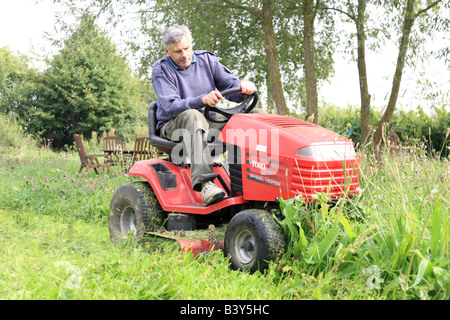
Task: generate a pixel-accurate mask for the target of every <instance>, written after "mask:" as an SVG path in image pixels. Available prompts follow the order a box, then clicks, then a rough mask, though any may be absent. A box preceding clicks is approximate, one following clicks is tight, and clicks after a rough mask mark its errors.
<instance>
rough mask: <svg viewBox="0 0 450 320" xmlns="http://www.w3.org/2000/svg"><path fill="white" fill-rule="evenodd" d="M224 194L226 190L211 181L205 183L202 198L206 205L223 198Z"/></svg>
mask: <svg viewBox="0 0 450 320" xmlns="http://www.w3.org/2000/svg"><path fill="white" fill-rule="evenodd" d="M224 196H225V192H224V191H223V190H222V189H220V188H219V187H218V186H216V185H215V184H214V183H213V182H211V181H209V182H207V183H205V186H204V187H203V189H202V200H203V204H204V205H205V206H208V205H210V204H212V203H214V202H216V201H217V200H220V199H222V198H223V197H224Z"/></svg>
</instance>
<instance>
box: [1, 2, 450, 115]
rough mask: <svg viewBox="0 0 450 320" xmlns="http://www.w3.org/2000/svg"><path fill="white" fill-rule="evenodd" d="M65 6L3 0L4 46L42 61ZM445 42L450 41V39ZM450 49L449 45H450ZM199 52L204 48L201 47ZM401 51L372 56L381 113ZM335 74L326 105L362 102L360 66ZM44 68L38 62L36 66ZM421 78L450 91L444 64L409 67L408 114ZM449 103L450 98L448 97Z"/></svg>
mask: <svg viewBox="0 0 450 320" xmlns="http://www.w3.org/2000/svg"><path fill="white" fill-rule="evenodd" d="M61 9H62V7H61V5H57V4H54V3H53V2H52V1H51V0H40V1H39V3H38V4H36V1H35V0H0V30H1V31H0V47H4V46H9V47H10V49H11V50H13V51H14V52H20V53H22V54H30V52H31V50H33V51H34V52H35V53H37V54H40V55H41V57H42V56H44V55H46V54H49V53H51V52H52V49H51V44H50V42H49V41H48V40H46V39H45V38H44V34H45V32H49V33H55V28H54V24H55V14H56V13H57V12H58V11H61ZM446 41H449V37H448V36H447V38H446ZM448 45H450V43H448ZM196 49H199V48H196ZM396 55H397V49H396V48H395V46H391V47H389V46H386V48H385V51H384V52H383V53H377V54H374V53H371V52H367V61H368V62H367V68H368V82H369V90H370V94H371V96H372V101H371V102H372V103H371V104H372V106H373V107H374V108H376V109H378V110H380V111H383V110H384V107H385V105H386V103H387V100H388V98H389V93H390V89H391V86H392V76H393V74H394V71H395V61H396ZM335 62H336V64H335V76H334V77H333V79H331V81H330V83H324V84H321V85H320V87H319V96H320V98H321V99H322V101H324V102H326V103H330V104H335V105H337V106H341V107H347V106H348V105H354V106H358V105H359V104H360V93H359V89H358V88H359V81H358V70H357V66H356V62H348V60H346V59H344V58H343V57H341V56H340V55H336V56H335ZM37 67H39V64H38V65H37ZM418 79H422V81H425V80H427V81H429V83H431V89H433V88H434V89H436V88H440V87H441V86H442V88H446V91H445V92H447V94H448V93H449V92H450V90H449V87H450V70H447V68H446V67H445V65H444V63H443V62H441V61H434V60H432V61H430V62H429V63H428V65H426V66H424V67H423V68H420V69H417V70H412V69H411V68H408V67H407V68H406V69H405V72H404V75H403V78H402V86H401V90H400V94H399V96H400V97H399V100H398V104H397V106H398V107H399V108H402V109H404V110H409V109H415V108H416V107H417V105H421V106H422V107H423V108H424V109H425V111H428V107H427V104H428V102H426V101H424V100H421V98H420V97H421V96H423V95H422V94H421V87H420V86H418V85H417V84H416V82H417V80H418ZM447 102H448V99H447Z"/></svg>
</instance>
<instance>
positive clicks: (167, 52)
mask: <svg viewBox="0 0 450 320" xmlns="http://www.w3.org/2000/svg"><path fill="white" fill-rule="evenodd" d="M164 52H165V53H166V56H168V57H170V53H169V50H167V49H166V48H164Z"/></svg>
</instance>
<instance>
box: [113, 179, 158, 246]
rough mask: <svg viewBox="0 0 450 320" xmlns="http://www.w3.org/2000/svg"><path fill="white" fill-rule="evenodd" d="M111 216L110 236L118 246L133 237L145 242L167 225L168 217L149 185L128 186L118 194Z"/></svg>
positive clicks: (117, 192)
mask: <svg viewBox="0 0 450 320" xmlns="http://www.w3.org/2000/svg"><path fill="white" fill-rule="evenodd" d="M109 208H110V213H109V234H110V237H111V240H112V241H113V242H114V243H115V244H118V243H119V242H120V241H121V240H127V239H129V237H130V236H132V237H134V238H136V239H137V241H138V243H143V242H145V232H147V231H154V230H155V228H159V227H161V226H162V224H163V223H164V219H165V213H164V211H163V209H162V208H161V206H160V204H159V202H158V199H157V198H156V195H155V193H154V192H153V190H152V188H151V187H150V185H149V184H148V183H147V182H143V181H139V182H133V183H127V184H125V185H123V186H121V187H120V188H119V189H117V191H116V192H115V193H114V196H113V198H112V200H111V205H110V207H109Z"/></svg>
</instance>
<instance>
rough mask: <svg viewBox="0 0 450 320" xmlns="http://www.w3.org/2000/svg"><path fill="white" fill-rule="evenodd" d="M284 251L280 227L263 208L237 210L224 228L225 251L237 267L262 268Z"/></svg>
mask: <svg viewBox="0 0 450 320" xmlns="http://www.w3.org/2000/svg"><path fill="white" fill-rule="evenodd" d="M284 251H285V240H284V234H283V229H282V228H281V226H280V225H279V224H278V223H277V222H276V221H275V220H274V219H273V217H272V215H271V214H270V213H269V212H267V211H264V210H258V209H249V210H244V211H241V212H239V213H238V214H237V215H235V216H234V217H233V218H232V219H231V221H230V223H229V224H228V227H227V230H226V232H225V254H226V255H228V256H230V263H231V267H232V268H233V269H236V270H248V271H250V272H254V271H256V270H260V271H263V270H264V269H267V267H268V266H269V261H274V260H276V259H278V258H279V257H281V255H282V254H283V253H284Z"/></svg>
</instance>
